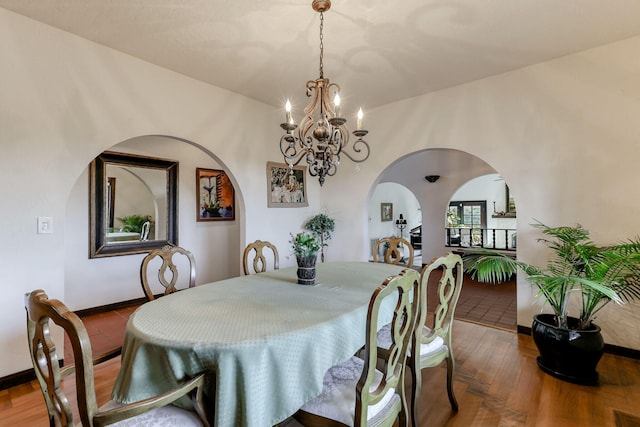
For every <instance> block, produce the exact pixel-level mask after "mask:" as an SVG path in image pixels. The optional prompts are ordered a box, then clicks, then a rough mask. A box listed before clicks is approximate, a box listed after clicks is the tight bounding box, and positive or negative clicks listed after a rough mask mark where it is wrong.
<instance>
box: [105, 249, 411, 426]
mask: <svg viewBox="0 0 640 427" xmlns="http://www.w3.org/2000/svg"><path fill="white" fill-rule="evenodd" d="M401 270H402V268H401V267H398V266H393V265H388V264H378V263H365V262H362V263H359V262H339V263H324V264H319V265H318V273H317V280H316V283H317V284H316V285H315V286H303V285H298V284H297V278H296V269H295V268H286V269H282V270H276V271H273V272H266V273H260V274H255V275H251V276H241V277H235V278H232V279H227V280H223V281H220V282H214V283H210V284H206V285H201V286H197V287H195V288H191V289H186V290H183V291H180V292H178V293H175V294H172V295H170V296H166V297H162V298H159V299H157V300H155V301H152V302H149V303H146V304H144V305H142V306H141V307H140V308H138V310H136V311H135V312H134V313H133V314H132V315H131V317H130V318H129V322H128V324H127V329H126V334H125V338H124V343H123V348H122V368H121V370H120V373H119V375H118V378H117V380H116V383H115V386H114V389H113V398H114V399H115V400H117V401H120V402H132V401H137V400H140V399H143V398H147V397H150V396H153V395H156V394H159V393H161V392H163V391H166V390H168V389H170V388H172V387H175V386H176V385H177V384H178V383H179V382H180V381H183V380H184V379H185V377H192V376H194V375H196V374H198V373H201V372H208V373H210V375H208V384H207V388H208V389H207V404H208V405H209V407H210V408H209V409H211V410H213V411H214V423H215V425H216V426H222V427H238V426H272V425H274V424H277V423H278V422H280V421H282V420H284V419H286V418H287V417H288V416H290V415H292V414H293V413H294V412H295V411H296V410H297V409H298V408H300V407H301V406H302V405H303V404H304V403H305V402H307V401H308V400H309V399H311V398H313V397H315V396H316V395H317V394H319V393H320V391H321V389H322V377H323V376H324V373H325V371H326V370H327V369H328V368H329V367H331V366H332V365H335V364H337V363H339V362H342V361H343V360H346V359H347V358H349V357H350V356H352V355H353V354H354V353H355V352H356V351H357V350H358V349H359V348H360V347H361V346H362V345H363V344H364V342H365V324H366V315H367V307H368V303H369V299H370V297H371V294H372V292H373V291H374V289H375V288H376V287H378V286H379V285H380V284H381V283H382V282H383V281H384V280H385V279H386V278H387V277H388V276H390V275H393V274H397V273H399V272H400V271H401ZM392 311H393V307H387V316H386V318H384V319H381V323H383V322H388V321H389V320H390V319H391V317H390V316H391V313H392Z"/></svg>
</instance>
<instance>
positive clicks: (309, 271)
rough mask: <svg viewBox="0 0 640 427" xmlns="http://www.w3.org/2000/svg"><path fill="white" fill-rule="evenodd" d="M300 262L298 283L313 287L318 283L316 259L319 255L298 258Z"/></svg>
mask: <svg viewBox="0 0 640 427" xmlns="http://www.w3.org/2000/svg"><path fill="white" fill-rule="evenodd" d="M296 258H297V261H298V283H299V284H300V285H313V284H315V283H316V259H317V258H318V255H312V256H306V257H305V256H296Z"/></svg>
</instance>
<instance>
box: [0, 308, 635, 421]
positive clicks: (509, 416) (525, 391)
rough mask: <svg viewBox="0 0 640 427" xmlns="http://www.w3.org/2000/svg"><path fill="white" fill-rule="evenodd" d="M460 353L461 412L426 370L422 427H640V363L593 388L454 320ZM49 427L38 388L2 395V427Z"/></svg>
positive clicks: (516, 342)
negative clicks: (554, 372)
mask: <svg viewBox="0 0 640 427" xmlns="http://www.w3.org/2000/svg"><path fill="white" fill-rule="evenodd" d="M454 349H455V352H456V361H457V365H456V374H455V380H454V390H455V393H456V396H457V399H458V403H459V405H460V411H459V412H458V413H453V412H451V408H450V406H449V401H448V399H447V395H446V388H445V384H446V371H445V368H444V366H441V367H438V368H433V369H429V370H423V373H422V376H423V384H424V386H423V392H422V395H421V407H420V410H419V425H420V426H424V427H427V426H464V427H466V426H492V427H495V426H498V427H507V426H545V427H546V426H554V427H555V426H560V427H565V426H568V427H571V426H581V427H583V426H598V427H601V426H604V427H607V426H615V427H629V426H635V427H638V426H640V361H639V360H634V359H629V358H625V357H621V356H614V355H610V354H605V355H604V357H603V359H602V361H601V362H600V364H599V366H598V371H599V373H600V385H599V386H597V387H590V386H579V385H575V384H570V383H566V382H562V381H560V380H557V379H555V378H553V377H551V376H549V375H547V374H545V373H543V372H542V371H541V370H540V369H539V368H538V367H537V365H536V361H535V358H536V356H537V350H536V349H535V345H534V344H533V341H532V339H531V337H529V336H526V335H522V334H516V333H515V332H511V331H507V330H503V329H496V328H491V327H486V326H482V325H478V324H475V323H470V322H464V321H459V320H456V322H455V325H454ZM119 363H120V359H119V358H117V359H113V360H112V361H109V362H107V363H105V364H103V365H102V366H100V367H99V368H98V370H97V371H96V386H97V390H98V401H99V402H104V401H105V400H107V399H108V396H109V393H110V391H111V387H112V384H113V381H114V378H115V376H116V373H117V371H118V369H119ZM70 387H73V384H71V385H70ZM47 425H48V420H47V414H46V410H45V407H44V402H43V399H42V395H41V392H40V389H39V388H38V386H37V384H36V383H35V382H31V383H28V384H23V385H20V386H16V387H13V388H10V389H8V390H2V391H0V426H2V427H4V426H7V427H8V426H25V427H31V426H34V427H39V426H43V427H44V426H47ZM285 425H286V426H287V427H288V426H295V425H296V424H295V423H293V422H288V423H285Z"/></svg>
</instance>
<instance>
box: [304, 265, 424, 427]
mask: <svg viewBox="0 0 640 427" xmlns="http://www.w3.org/2000/svg"><path fill="white" fill-rule="evenodd" d="M419 286H420V276H419V274H418V272H417V271H415V270H412V269H404V270H403V271H402V272H401V273H400V274H399V275H397V276H391V277H389V278H387V279H386V280H385V282H384V283H383V284H382V285H381V286H379V287H378V288H377V289H376V290H375V291H374V293H373V295H372V297H371V300H370V302H369V309H368V313H367V324H366V342H365V347H364V351H363V353H362V354H363V358H362V359H361V358H360V357H358V356H353V357H351V358H350V359H348V360H347V361H345V362H343V363H340V364H338V365H335V366H333V367H331V368H330V369H329V370H328V371H327V373H326V374H325V375H324V380H323V383H324V384H323V389H322V392H321V394H320V395H319V396H317V397H316V398H314V399H312V400H310V401H309V402H307V403H306V404H305V405H304V406H303V407H302V408H301V409H300V410H299V411H298V412H296V414H294V418H295V419H296V420H297V421H299V422H300V423H302V424H303V425H305V426H358V427H362V426H368V425H375V426H393V425H395V423H396V421H397V422H398V423H399V424H398V425H399V426H400V427H403V426H407V425H408V411H407V402H406V397H405V387H404V378H405V366H406V365H405V362H406V358H407V352H408V348H409V343H410V342H411V340H415V339H416V337H415V325H416V316H417V313H418V302H419V301H418V299H417V298H413V295H414V294H415V293H417V292H418V289H419ZM385 298H386V299H387V300H386V301H385V304H390V303H392V307H395V311H394V313H393V316H392V321H391V323H390V332H391V331H392V334H393V341H392V343H391V346H390V348H389V351H387V352H386V353H385V357H384V363H382V364H378V358H379V347H378V344H377V334H376V333H377V330H378V319H379V316H380V305H381V303H382V301H383V300H385ZM377 366H380V369H378V368H377Z"/></svg>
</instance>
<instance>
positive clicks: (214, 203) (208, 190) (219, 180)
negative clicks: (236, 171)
mask: <svg viewBox="0 0 640 427" xmlns="http://www.w3.org/2000/svg"><path fill="white" fill-rule="evenodd" d="M196 196H197V197H196V220H197V221H232V220H234V219H236V206H235V194H234V189H233V184H232V183H231V180H230V179H229V176H228V175H227V173H226V172H225V171H222V170H217V169H204V168H196Z"/></svg>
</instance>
